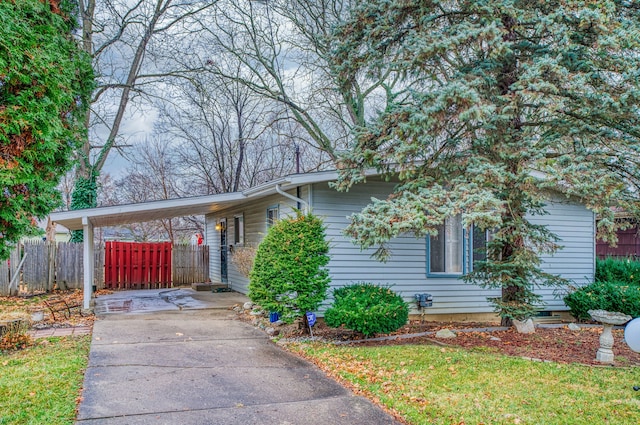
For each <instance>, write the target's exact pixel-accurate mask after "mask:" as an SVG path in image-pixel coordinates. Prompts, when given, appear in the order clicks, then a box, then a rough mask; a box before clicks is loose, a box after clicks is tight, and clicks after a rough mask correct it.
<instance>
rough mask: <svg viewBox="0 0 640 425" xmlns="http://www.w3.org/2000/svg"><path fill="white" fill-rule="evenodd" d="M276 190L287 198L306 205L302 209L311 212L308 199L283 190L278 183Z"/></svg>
mask: <svg viewBox="0 0 640 425" xmlns="http://www.w3.org/2000/svg"><path fill="white" fill-rule="evenodd" d="M276 192H278V193H279V194H280V195H282V196H284V197H285V198H289V199H291V200H292V201H295V202H297V203H298V204H301V205H304V207H303V209H302V211H303V212H304V213H305V214H307V213H308V212H309V204H308V203H307V201H305V200H304V199H302V198H298V197H296V196H293V195H290V194H288V193H287V192H285V191H284V190H282V188H281V187H280V185H279V184H277V185H276Z"/></svg>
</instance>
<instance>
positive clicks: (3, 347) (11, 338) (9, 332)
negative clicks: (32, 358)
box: [0, 320, 32, 351]
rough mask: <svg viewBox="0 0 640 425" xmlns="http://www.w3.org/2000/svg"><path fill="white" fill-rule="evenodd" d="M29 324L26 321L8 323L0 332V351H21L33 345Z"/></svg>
mask: <svg viewBox="0 0 640 425" xmlns="http://www.w3.org/2000/svg"><path fill="white" fill-rule="evenodd" d="M28 330H29V323H28V322H27V321H26V320H18V321H11V322H8V323H7V325H5V326H3V327H2V329H1V330H0V351H13V350H21V349H23V348H26V347H28V346H30V345H31V343H32V340H31V335H29V334H28V333H27V331H28Z"/></svg>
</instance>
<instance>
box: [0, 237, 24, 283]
mask: <svg viewBox="0 0 640 425" xmlns="http://www.w3.org/2000/svg"><path fill="white" fill-rule="evenodd" d="M21 250H22V247H21V246H17V247H16V248H15V249H14V250H13V251H11V254H10V257H9V259H8V260H4V261H0V295H10V291H9V283H11V279H12V278H13V276H14V275H15V273H16V269H17V268H18V264H19V263H20V257H21V255H20V252H21Z"/></svg>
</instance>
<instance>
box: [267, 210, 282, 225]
mask: <svg viewBox="0 0 640 425" xmlns="http://www.w3.org/2000/svg"><path fill="white" fill-rule="evenodd" d="M279 218H280V207H279V206H278V205H276V206H275V207H269V208H267V229H268V228H269V227H271V226H273V224H274V223H275V222H276V221H278V219H279Z"/></svg>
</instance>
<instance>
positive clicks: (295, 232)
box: [249, 212, 331, 323]
mask: <svg viewBox="0 0 640 425" xmlns="http://www.w3.org/2000/svg"><path fill="white" fill-rule="evenodd" d="M328 252H329V244H328V243H327V241H326V240H325V232H324V225H323V223H322V220H320V219H319V218H318V217H316V216H314V215H312V214H307V215H304V214H302V213H300V212H298V213H297V215H296V217H292V218H284V219H282V220H279V221H277V222H276V223H275V224H274V225H273V226H271V227H270V228H269V231H268V232H267V235H266V236H265V238H264V239H263V240H262V242H261V243H260V245H258V251H257V252H256V257H255V260H254V264H253V268H252V269H251V272H250V273H249V298H250V299H251V301H253V302H254V303H256V304H259V305H260V306H261V307H262V308H263V309H265V310H267V311H273V312H278V313H279V314H280V319H281V320H282V321H284V322H285V323H292V322H293V321H294V319H295V318H296V317H300V316H302V315H304V314H305V313H306V312H307V311H313V310H316V309H317V308H318V307H319V306H320V304H321V303H322V301H324V299H325V298H326V297H327V290H328V289H329V282H330V281H331V279H330V278H329V272H328V270H327V269H326V267H325V266H326V265H327V263H329V256H328Z"/></svg>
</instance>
